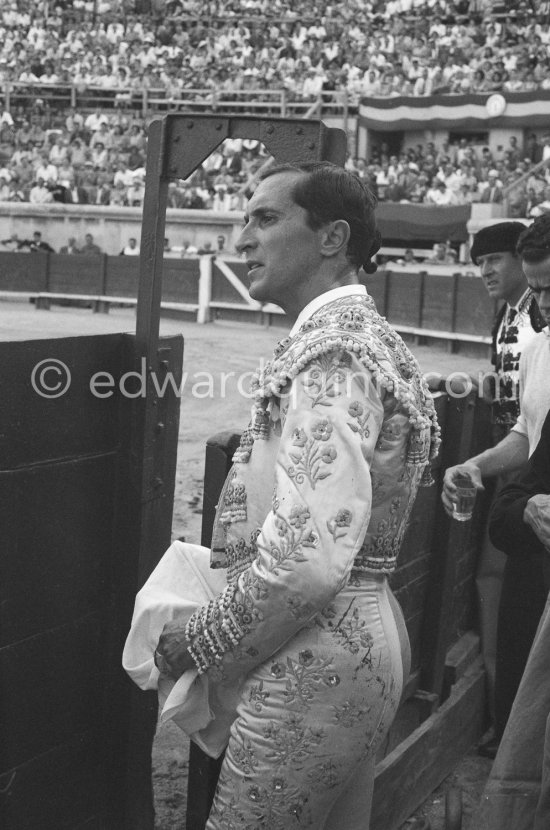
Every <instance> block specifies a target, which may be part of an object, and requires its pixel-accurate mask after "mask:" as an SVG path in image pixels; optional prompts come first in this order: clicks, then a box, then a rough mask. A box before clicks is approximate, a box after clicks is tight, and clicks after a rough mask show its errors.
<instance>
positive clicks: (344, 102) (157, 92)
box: [0, 82, 350, 121]
mask: <svg viewBox="0 0 550 830" xmlns="http://www.w3.org/2000/svg"><path fill="white" fill-rule="evenodd" d="M37 98H40V99H42V100H43V101H44V102H45V103H47V104H48V105H49V106H50V107H51V108H54V109H68V108H69V107H77V108H78V109H79V110H81V111H83V112H86V111H91V110H93V109H95V108H96V107H101V108H103V109H107V110H109V109H113V108H114V107H123V108H126V107H128V108H131V109H133V110H138V111H139V112H140V113H141V115H142V116H143V117H144V118H145V117H150V116H152V115H155V114H158V113H164V112H177V111H182V112H189V111H193V112H214V113H231V114H232V115H244V114H247V115H251V114H252V115H260V114H269V115H276V116H280V117H283V118H284V117H298V118H299V117H308V118H312V117H316V116H318V115H319V114H320V113H321V112H322V113H323V114H324V115H337V116H340V117H342V118H343V119H344V121H346V120H347V117H348V113H349V108H350V100H349V96H348V93H347V92H346V90H339V91H335V92H322V93H320V94H319V95H317V96H315V97H314V98H301V97H300V96H296V95H292V94H290V93H289V92H288V91H287V90H286V89H284V88H281V89H239V90H235V91H230V90H227V91H220V90H219V89H216V88H186V89H183V90H181V91H180V90H169V89H166V88H164V87H158V88H156V89H152V88H149V89H148V88H145V87H144V88H140V89H134V88H132V87H130V86H121V87H117V88H113V89H105V88H104V87H99V86H85V87H83V86H80V85H78V84H71V85H65V84H57V83H56V84H40V83H36V84H26V83H20V82H9V83H5V84H4V85H3V87H1V88H0V100H2V101H3V103H4V106H5V108H6V109H7V110H10V109H13V108H14V107H17V106H23V107H30V106H31V105H32V104H34V103H35V101H36V99H37Z"/></svg>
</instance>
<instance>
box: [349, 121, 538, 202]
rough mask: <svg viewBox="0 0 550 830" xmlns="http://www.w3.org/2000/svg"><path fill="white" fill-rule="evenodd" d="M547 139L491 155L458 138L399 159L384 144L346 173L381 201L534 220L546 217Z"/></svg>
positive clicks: (419, 148)
mask: <svg viewBox="0 0 550 830" xmlns="http://www.w3.org/2000/svg"><path fill="white" fill-rule="evenodd" d="M544 160H548V163H549V164H550V135H549V136H547V137H545V140H544V141H542V142H540V141H538V139H537V137H536V135H535V134H534V133H532V134H530V135H529V136H528V138H527V140H526V142H525V145H524V146H521V145H520V143H519V141H518V139H517V137H516V136H515V135H512V136H510V139H509V141H508V145H507V146H500V145H499V146H498V147H497V148H496V150H495V151H491V149H490V148H489V147H487V146H482V145H479V144H475V143H474V142H472V141H468V139H467V138H460V139H459V140H458V141H457V142H455V143H453V144H449V143H448V142H444V143H443V144H442V145H441V146H438V147H436V146H435V144H434V143H433V142H428V143H427V144H425V145H424V144H417V145H416V146H415V147H409V148H408V149H407V150H406V151H404V152H401V153H399V154H392V153H390V151H389V149H388V146H387V144H384V143H382V144H381V145H380V147H377V148H375V149H374V150H373V153H372V156H371V158H369V159H368V160H365V159H361V158H356V159H349V160H348V162H347V167H348V169H350V170H352V171H354V172H355V173H356V175H358V176H359V177H360V178H362V179H365V181H366V182H367V183H368V184H369V185H370V187H371V189H372V190H373V191H374V192H375V193H376V194H377V196H378V199H379V200H380V201H394V202H412V203H415V202H416V203H420V202H422V203H425V204H432V205H438V206H446V205H469V204H472V203H473V202H484V203H494V204H502V203H504V202H506V205H507V212H508V215H509V216H511V217H535V216H540V215H541V213H543V212H546V211H550V168H549V166H548V165H545V164H543V165H540V164H539V162H541V161H544Z"/></svg>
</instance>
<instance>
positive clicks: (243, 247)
mask: <svg viewBox="0 0 550 830" xmlns="http://www.w3.org/2000/svg"><path fill="white" fill-rule="evenodd" d="M255 244H256V243H255V241H254V238H253V235H252V233H251V231H250V230H249V229H248V226H245V227H244V228H243V229H242V231H241V233H240V235H239V238H238V239H237V241H236V243H235V248H236V249H237V251H238V252H239V254H244V253H245V251H247V250H248V249H249V248H253V247H254V246H255Z"/></svg>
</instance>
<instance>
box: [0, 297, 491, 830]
mask: <svg viewBox="0 0 550 830" xmlns="http://www.w3.org/2000/svg"><path fill="white" fill-rule="evenodd" d="M134 330H135V313H134V311H133V310H130V309H115V310H111V312H110V313H109V314H93V313H92V311H91V310H90V309H74V308H66V307H62V308H61V307H53V308H52V309H51V310H50V311H38V310H36V309H35V308H34V306H32V305H29V304H24V303H18V302H17V303H16V302H2V303H0V339H1V340H27V339H37V338H40V339H48V338H53V337H56V338H57V337H69V336H78V335H85V334H101V333H109V332H119V331H125V332H133V331H134ZM180 333H181V334H183V336H184V367H183V370H184V384H183V389H182V398H181V420H180V431H179V441H178V465H177V474H176V492H175V499H174V520H173V528H172V535H173V538H174V539H176V538H179V537H182V536H184V537H185V538H186V539H187V541H198V540H199V539H200V526H201V504H202V493H203V481H202V479H203V472H204V448H205V444H206V440H207V438H208V437H209V436H210V435H213V434H214V433H216V432H220V431H222V430H227V429H235V430H239V429H242V428H243V427H244V426H245V425H246V422H247V419H248V413H249V410H250V403H251V401H250V397H249V395H248V394H247V389H248V382H249V379H250V371H251V370H252V369H254V368H255V366H256V365H257V363H258V362H259V360H260V359H261V358H262V357H263V358H264V359H265V358H266V357H268V356H269V354H270V352H271V350H272V349H273V346H274V345H275V344H276V343H277V341H278V340H279V339H280V338H281V337H283V336H284V334H285V329H284V328H263V327H261V326H259V325H256V324H247V323H229V322H224V321H217V322H216V323H214V324H211V325H204V326H199V325H197V324H195V323H188V322H181V321H178V320H173V319H163V320H162V321H161V334H167V335H168V334H180ZM411 349H412V351H413V352H414V353H415V355H416V357H417V358H418V360H419V363H420V366H421V368H422V370H423V371H424V372H426V373H439V374H441V376H443V377H447V376H449V375H450V374H451V373H453V372H467V373H472V374H473V375H477V373H478V372H480V371H481V372H483V371H484V370H487V369H489V368H490V367H489V361H488V358H479V357H466V356H464V355H462V354H460V355H455V354H450V353H449V352H447V351H445V350H441V349H436V348H431V347H427V346H414V345H413V346H411ZM188 748H189V745H188V741H187V739H186V738H185V736H184V735H183V734H182V733H181V732H180V730H179V729H177V727H173V726H170V725H167V726H165V727H163V728H162V729H160V730H159V731H158V733H157V736H156V739H155V743H154V747H153V768H154V789H155V810H156V825H155V828H156V830H176V828H177V830H183V828H184V826H185V801H186V788H187V756H188ZM490 766H491V763H490V761H487V760H486V759H481V758H478V757H477V756H476V755H475V753H474V751H472V752H470V753H469V754H468V755H467V756H466V757H465V758H464V759H463V761H462V762H461V764H460V765H459V766H458V767H457V769H456V770H455V772H454V773H453V774H452V775H451V776H450V777H449V778H448V779H447V780H446V781H445V782H444V783H443V785H442V786H441V787H439V788H438V789H437V790H436V791H435V792H434V793H433V794H432V795H431V797H430V798H429V799H428V800H427V801H426V803H425V804H424V805H423V806H422V807H421V808H420V809H419V810H418V811H417V813H416V814H415V816H416V817H417V818H420V817H426V818H428V819H429V820H430V822H431V827H432V830H439V829H440V828H441V830H442V828H443V827H444V810H445V807H444V802H445V790H446V789H447V787H449V786H458V787H460V788H461V789H462V791H463V799H464V808H465V810H464V812H465V817H464V824H463V830H468V825H469V818H470V816H471V813H472V811H473V810H474V809H475V806H476V805H477V804H478V802H479V797H480V795H481V791H482V789H483V785H484V782H485V780H486V778H487V775H488V773H489V770H490ZM413 826H414V825H413V824H409V823H407V824H406V825H404V827H405V828H406V827H411V828H412V827H413ZM342 830H344V828H342Z"/></svg>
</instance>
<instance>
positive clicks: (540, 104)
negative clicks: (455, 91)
mask: <svg viewBox="0 0 550 830" xmlns="http://www.w3.org/2000/svg"><path fill="white" fill-rule="evenodd" d="M359 126H360V127H366V128H367V129H369V130H378V131H381V132H390V131H394V130H395V131H397V130H401V131H404V130H418V129H429V130H433V129H441V128H444V129H460V131H467V130H476V129H477V130H479V129H485V130H488V129H493V128H498V127H508V128H510V127H519V128H521V129H524V128H525V127H529V128H532V129H541V128H547V129H549V130H550V90H537V91H536V92H503V93H500V92H499V93H491V94H487V93H484V94H483V95H434V96H427V97H413V96H406V97H405V96H404V97H396V98H362V99H361V103H360V105H359Z"/></svg>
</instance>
